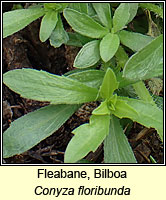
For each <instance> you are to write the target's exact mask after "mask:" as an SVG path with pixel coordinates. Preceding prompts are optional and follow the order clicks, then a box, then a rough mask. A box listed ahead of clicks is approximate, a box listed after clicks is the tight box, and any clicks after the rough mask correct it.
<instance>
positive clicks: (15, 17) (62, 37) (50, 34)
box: [3, 3, 69, 47]
mask: <svg viewBox="0 0 166 200" xmlns="http://www.w3.org/2000/svg"><path fill="white" fill-rule="evenodd" d="M67 6H68V3H40V4H37V5H35V6H30V7H29V8H27V9H18V10H13V11H9V12H5V13H4V14H3V38H5V37H7V36H9V35H11V34H13V33H16V32H18V31H19V30H21V29H23V28H24V27H26V26H27V25H29V24H30V23H31V22H33V21H35V20H36V19H38V18H40V17H42V20H41V25H40V31H39V38H40V40H41V42H45V41H46V40H47V39H49V40H50V44H51V45H52V46H54V47H59V46H61V45H62V44H63V43H66V42H67V41H68V39H69V38H68V34H67V33H66V31H65V30H64V27H63V23H62V19H61V16H60V13H61V12H62V11H63V10H64V9H65V8H66V7H67Z"/></svg>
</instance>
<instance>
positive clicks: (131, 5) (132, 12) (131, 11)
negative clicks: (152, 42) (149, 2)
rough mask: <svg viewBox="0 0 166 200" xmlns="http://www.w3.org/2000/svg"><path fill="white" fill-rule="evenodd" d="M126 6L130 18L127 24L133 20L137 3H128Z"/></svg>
mask: <svg viewBox="0 0 166 200" xmlns="http://www.w3.org/2000/svg"><path fill="white" fill-rule="evenodd" d="M128 5H129V7H130V9H129V13H130V17H129V20H128V22H127V23H129V22H131V21H132V20H133V19H134V17H135V16H136V14H137V10H138V3H128Z"/></svg>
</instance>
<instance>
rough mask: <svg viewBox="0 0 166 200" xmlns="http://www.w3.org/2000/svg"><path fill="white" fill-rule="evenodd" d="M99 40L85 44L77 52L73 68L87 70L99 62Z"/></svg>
mask: <svg viewBox="0 0 166 200" xmlns="http://www.w3.org/2000/svg"><path fill="white" fill-rule="evenodd" d="M99 42H100V41H99V40H93V41H91V42H88V43H87V44H85V45H84V46H83V47H82V49H81V50H80V51H79V52H78V54H77V56H76V58H75V60H74V64H73V66H74V67H76V68H87V67H91V66H93V65H94V64H96V63H97V62H98V61H99V60H100V53H99Z"/></svg>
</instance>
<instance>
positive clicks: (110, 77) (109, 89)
mask: <svg viewBox="0 0 166 200" xmlns="http://www.w3.org/2000/svg"><path fill="white" fill-rule="evenodd" d="M118 85H119V83H118V82H117V80H116V76H115V74H114V72H113V70H112V69H110V68H108V69H107V71H106V73H105V76H104V79H103V83H102V85H101V88H100V91H99V93H100V96H101V97H102V98H103V99H109V98H110V97H111V96H112V95H113V92H114V91H115V90H116V89H118Z"/></svg>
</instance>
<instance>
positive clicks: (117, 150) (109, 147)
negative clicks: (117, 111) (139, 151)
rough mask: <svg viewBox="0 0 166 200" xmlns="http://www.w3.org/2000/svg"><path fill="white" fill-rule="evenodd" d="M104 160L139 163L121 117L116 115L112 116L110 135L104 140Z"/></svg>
mask: <svg viewBox="0 0 166 200" xmlns="http://www.w3.org/2000/svg"><path fill="white" fill-rule="evenodd" d="M104 162H105V163H137V161H136V159H135V157H134V153H133V151H132V148H131V147H130V144H129V143H128V140H127V138H126V136H125V134H124V133H123V129H122V128H121V125H120V123H119V119H118V118H116V117H115V116H112V117H111V120H110V129H109V135H108V136H107V137H106V139H105V140H104Z"/></svg>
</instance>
